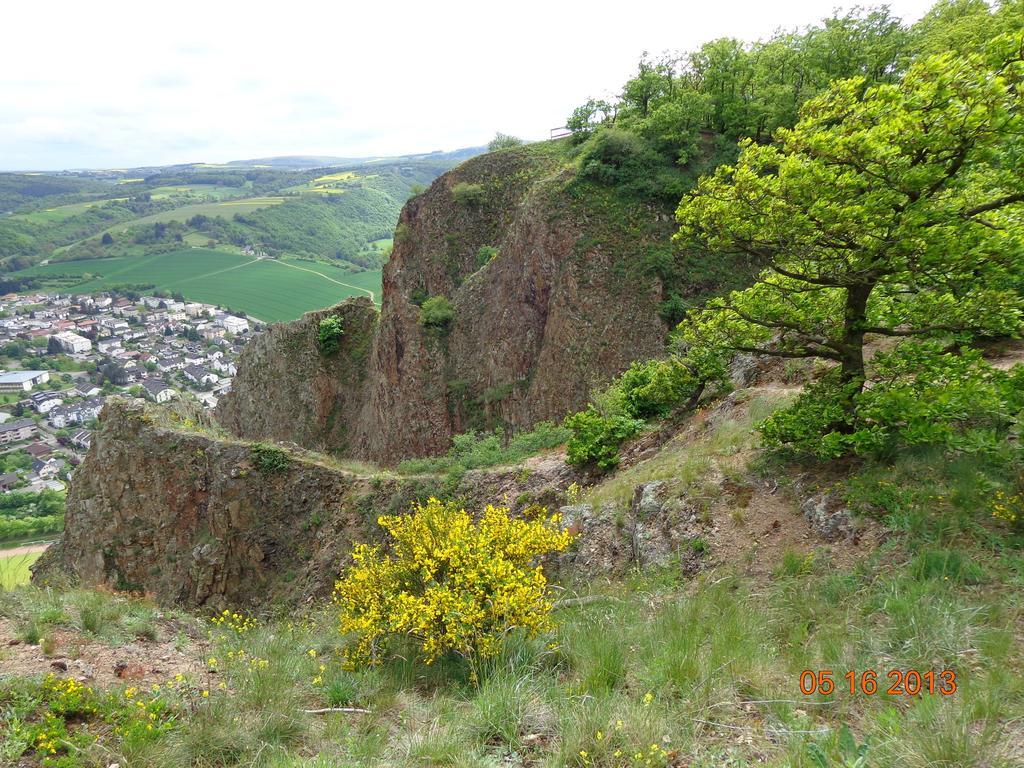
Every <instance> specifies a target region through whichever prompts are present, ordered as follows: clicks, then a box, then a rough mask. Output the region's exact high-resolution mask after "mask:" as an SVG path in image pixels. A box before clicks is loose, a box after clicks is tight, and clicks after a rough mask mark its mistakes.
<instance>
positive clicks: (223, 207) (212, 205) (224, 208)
mask: <svg viewBox="0 0 1024 768" xmlns="http://www.w3.org/2000/svg"><path fill="white" fill-rule="evenodd" d="M283 202H284V198H283V197H276V196H271V197H247V198H243V199H241V200H225V201H220V202H205V203H196V204H195V205H183V206H181V207H180V208H175V209H174V210H171V211H161V212H160V213H154V214H152V215H150V216H143V217H141V218H138V219H134V220H133V221H132V222H131V226H133V227H139V226H145V225H147V224H166V223H167V222H169V221H182V222H183V221H188V220H189V219H191V218H192V217H193V216H198V215H203V216H224V217H231V216H234V215H235V214H236V213H251V212H252V211H258V210H259V209H260V208H266V207H267V206H270V205H280V204H281V203H283ZM119 229H124V226H116V227H111V228H110V230H108V231H111V232H114V231H117V230H119Z"/></svg>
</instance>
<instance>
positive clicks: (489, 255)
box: [476, 245, 498, 269]
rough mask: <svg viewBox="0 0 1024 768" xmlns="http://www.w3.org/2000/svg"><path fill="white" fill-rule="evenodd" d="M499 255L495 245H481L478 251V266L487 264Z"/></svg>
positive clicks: (478, 267)
mask: <svg viewBox="0 0 1024 768" xmlns="http://www.w3.org/2000/svg"><path fill="white" fill-rule="evenodd" d="M497 255H498V249H497V248H495V247H494V246H493V245H481V246H480V247H479V248H477V251H476V268H477V269H480V268H482V267H485V266H487V265H488V264H490V263H491V261H493V260H494V257H495V256H497Z"/></svg>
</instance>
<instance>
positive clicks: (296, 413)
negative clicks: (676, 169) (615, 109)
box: [219, 148, 672, 464]
mask: <svg viewBox="0 0 1024 768" xmlns="http://www.w3.org/2000/svg"><path fill="white" fill-rule="evenodd" d="M571 177H572V174H571V172H570V171H568V170H566V168H565V158H564V155H563V154H559V153H555V152H551V151H548V152H543V151H539V150H536V149H531V148H523V149H519V150H511V151H503V152H497V153H492V154H489V155H483V156H480V157H477V158H474V159H472V160H469V161H467V162H466V163H464V164H463V165H461V166H459V167H458V168H456V169H455V170H453V171H450V172H448V173H447V174H445V175H443V176H442V177H440V178H439V179H438V180H437V181H435V182H434V184H433V185H431V187H430V189H428V190H427V191H426V192H425V193H423V194H422V195H419V196H418V197H415V198H413V199H412V200H410V201H409V202H408V203H407V204H406V206H405V208H404V210H403V211H402V215H401V219H400V221H399V224H398V227H397V230H396V235H395V246H394V251H393V253H392V256H391V259H390V261H389V262H388V264H387V266H386V267H385V270H384V277H383V294H382V306H381V311H380V319H379V323H378V324H377V328H376V333H375V334H374V335H373V339H372V343H371V351H370V354H369V356H368V359H366V360H364V359H363V356H362V350H363V346H362V339H363V336H362V334H363V332H364V331H365V329H366V328H368V327H369V325H370V322H369V319H368V318H367V317H366V315H365V311H366V308H365V307H364V306H361V307H360V309H359V310H358V311H355V310H353V309H352V308H350V307H349V303H348V302H346V303H345V304H343V305H341V307H340V308H336V309H334V310H331V311H333V312H336V313H339V314H344V315H345V316H346V322H354V323H356V325H357V327H358V329H359V331H358V332H357V335H358V336H359V339H360V343H359V345H357V347H358V348H357V350H356V354H352V352H351V351H349V352H345V351H343V352H342V353H341V354H340V355H339V358H338V360H337V361H335V362H333V363H330V364H329V365H324V364H321V363H319V362H317V361H316V360H315V358H316V357H317V355H316V351H315V346H314V347H313V348H312V350H311V349H310V347H309V344H310V342H311V340H312V339H313V333H312V327H313V324H314V323H315V322H316V321H317V318H318V317H319V314H320V313H315V314H314V315H308V316H306V317H304V318H303V319H302V320H299V321H297V322H296V323H294V324H290V325H288V326H285V327H277V328H275V329H272V330H270V331H269V332H268V333H267V334H265V338H264V339H261V340H260V341H258V342H257V343H255V344H253V345H251V348H250V349H247V350H246V352H245V353H244V354H243V356H242V360H241V363H240V373H239V376H238V378H237V379H236V381H235V384H234V390H233V392H232V393H231V394H229V395H228V396H227V397H225V398H224V405H223V407H222V408H221V411H220V414H219V415H220V418H221V420H222V421H223V423H224V424H225V425H226V426H227V427H228V428H229V429H231V430H232V431H233V432H235V433H236V434H239V435H244V436H246V437H253V438H279V439H280V438H284V439H290V440H294V441H295V442H297V443H299V444H301V445H303V446H307V447H310V448H317V449H323V448H328V449H331V450H332V451H338V452H341V453H343V454H344V455H346V456H348V457H351V458H359V459H368V460H371V461H375V462H380V463H388V464H390V463H394V462H396V461H398V460H401V459H402V458H406V457H410V456H424V455H432V454H437V453H441V452H443V451H444V450H446V449H447V448H448V446H449V444H450V440H451V437H452V435H454V434H458V433H461V432H465V431H468V430H470V429H482V428H491V427H494V426H499V425H500V426H504V427H506V428H509V429H512V430H519V429H527V428H529V427H531V426H532V425H533V424H535V423H536V422H538V421H542V420H557V419H561V418H562V417H563V416H564V415H565V414H566V413H568V412H570V411H572V410H575V409H579V408H581V407H582V406H583V405H585V403H586V402H587V399H588V396H589V394H590V391H591V389H592V388H593V387H594V386H598V385H601V384H603V383H604V382H605V381H607V380H608V379H609V378H610V377H612V376H614V375H615V374H617V373H618V372H620V371H621V370H623V369H624V368H625V367H627V366H628V365H629V363H630V362H632V361H633V360H636V359H641V358H647V357H652V356H655V355H657V354H659V353H660V352H661V351H662V349H663V345H664V339H665V334H666V331H667V327H666V325H665V324H664V322H663V321H662V320H661V318H660V316H659V313H658V305H659V303H660V302H661V301H662V300H663V299H664V298H665V297H664V296H663V295H662V293H663V289H662V285H661V283H660V281H659V280H658V279H657V278H656V277H654V276H651V275H649V274H646V273H643V272H642V271H639V270H638V269H637V268H636V265H637V264H638V263H639V262H640V261H641V258H642V256H643V254H645V253H646V249H647V248H648V247H649V246H651V245H652V244H654V243H660V244H662V245H664V243H667V242H668V237H669V235H670V234H671V231H672V223H671V217H670V216H669V215H667V213H668V212H667V211H662V210H660V209H657V208H656V207H651V206H648V205H646V204H639V203H637V204H632V205H631V206H630V207H628V209H627V210H626V211H625V212H623V210H622V209H621V208H617V209H616V210H615V212H614V214H611V213H608V212H602V211H601V210H599V209H598V210H592V209H591V208H589V207H588V206H592V205H594V203H592V202H583V201H581V200H579V199H577V198H576V197H574V195H573V194H572V190H571V185H570V181H571ZM432 297H444V299H445V300H446V301H447V302H448V303H449V305H450V307H451V308H452V310H453V314H452V317H451V320H450V322H448V323H446V324H441V325H434V326H429V325H428V326H424V324H423V323H422V322H421V311H422V310H421V305H422V304H423V303H424V301H425V300H427V299H429V298H432ZM362 304H363V305H365V302H363V303H362ZM347 337H348V331H347V329H346V338H347ZM304 343H305V344H306V345H307V346H306V348H305V349H303V348H302V344H304ZM270 403H280V404H281V406H282V407H280V408H270V407H267V406H268V404H270ZM290 403H295V404H296V405H295V406H292V405H290ZM299 404H301V408H300V407H299ZM309 406H312V408H309ZM306 408H308V409H309V413H303V412H302V409H306Z"/></svg>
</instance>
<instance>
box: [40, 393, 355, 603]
mask: <svg viewBox="0 0 1024 768" xmlns="http://www.w3.org/2000/svg"><path fill="white" fill-rule="evenodd" d="M203 418H204V417H203V414H201V413H196V412H182V411H171V410H166V409H163V408H157V407H154V406H150V405H145V404H143V402H142V401H139V400H135V401H125V400H117V399H115V400H112V401H111V402H110V403H109V404H108V405H107V407H106V408H105V409H104V412H103V415H102V418H101V422H100V424H101V426H100V429H99V431H98V432H97V433H96V435H95V437H94V440H93V444H92V447H91V448H90V450H89V453H88V455H87V456H86V459H85V461H84V462H83V463H82V465H81V467H79V469H78V471H77V472H76V475H75V480H74V482H73V483H72V484H71V489H70V491H69V493H68V499H67V512H66V519H65V533H64V536H63V537H62V538H61V540H60V542H59V543H58V544H56V545H55V546H54V547H51V549H50V550H49V551H47V552H46V554H45V556H44V557H43V558H42V559H41V561H40V566H39V568H38V569H37V572H36V578H37V580H38V579H39V578H40V577H41V576H42V575H43V574H45V573H47V572H48V571H51V570H61V571H66V572H69V573H70V574H72V575H73V576H75V577H77V578H78V579H80V580H81V581H82V582H84V583H86V584H105V585H108V586H110V587H113V588H117V589H133V590H143V591H145V592H148V593H151V594H153V595H154V596H155V598H156V599H157V600H158V601H159V602H161V603H167V604H180V605H193V606H194V605H202V604H204V603H207V602H210V601H213V602H217V601H218V600H222V599H228V600H230V601H231V602H233V603H250V602H255V601H257V600H266V599H267V598H268V597H273V596H275V595H280V594H281V593H282V591H288V584H289V582H287V581H286V580H284V579H283V578H282V577H283V576H286V575H288V574H290V575H291V582H290V583H291V584H292V585H293V586H294V587H295V589H297V590H300V591H303V592H305V591H308V592H314V593H316V592H323V591H325V589H327V588H328V585H329V583H330V573H331V572H336V571H337V570H338V568H339V567H340V565H339V564H340V563H341V558H342V557H343V554H344V552H345V551H346V550H347V547H348V546H349V545H350V542H351V541H352V539H353V538H359V539H361V540H366V538H367V537H368V533H367V526H366V524H365V523H364V521H363V519H362V518H361V517H360V515H359V513H358V511H357V510H358V505H357V504H356V502H355V500H356V499H357V498H358V497H359V495H360V493H364V492H366V491H367V488H365V487H364V485H365V483H366V481H359V480H357V479H356V478H354V477H353V476H352V475H351V474H349V473H346V472H343V471H340V470H338V469H334V468H332V467H330V466H325V465H321V464H319V463H316V462H315V461H312V460H309V459H305V458H301V457H294V456H292V457H291V458H290V459H289V460H288V466H287V468H286V469H283V470H269V469H267V468H266V467H264V468H263V469H261V468H260V467H261V466H262V465H261V464H260V462H259V461H258V459H257V458H256V454H254V452H253V450H252V448H251V446H250V445H249V444H246V443H242V442H239V441H237V440H225V439H223V438H218V437H217V436H216V435H215V433H209V434H207V433H205V432H203V431H195V430H196V429H197V428H198V429H200V430H202V428H203V427H204V425H203V421H202V420H203ZM282 453H283V452H282ZM328 564H330V567H329V568H328V567H327V566H328Z"/></svg>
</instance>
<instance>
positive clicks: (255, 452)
mask: <svg viewBox="0 0 1024 768" xmlns="http://www.w3.org/2000/svg"><path fill="white" fill-rule="evenodd" d="M249 450H250V453H251V455H252V464H253V466H254V467H256V471H257V472H259V473H260V474H261V475H277V474H281V473H282V472H285V471H287V470H288V467H289V466H291V457H290V456H289V455H288V453H287V451H283V450H281V449H280V448H278V447H276V446H273V445H267V444H266V443H253V444H252V447H251V448H250V449H249Z"/></svg>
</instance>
